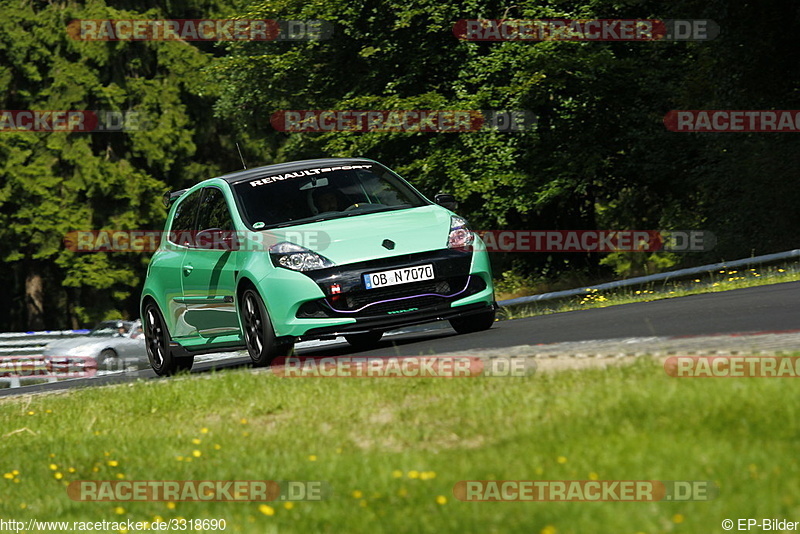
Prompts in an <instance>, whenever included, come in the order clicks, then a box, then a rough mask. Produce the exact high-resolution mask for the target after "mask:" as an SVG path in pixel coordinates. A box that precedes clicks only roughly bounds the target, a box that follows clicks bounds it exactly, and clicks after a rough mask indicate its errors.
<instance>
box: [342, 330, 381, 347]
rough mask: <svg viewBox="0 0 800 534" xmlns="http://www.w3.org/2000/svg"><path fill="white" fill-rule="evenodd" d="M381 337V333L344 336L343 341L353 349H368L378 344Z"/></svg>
mask: <svg viewBox="0 0 800 534" xmlns="http://www.w3.org/2000/svg"><path fill="white" fill-rule="evenodd" d="M382 337H383V332H367V333H366V334H351V335H349V336H344V338H345V340H347V342H348V343H350V345H351V346H352V347H353V348H354V349H369V348H372V347H374V346H375V345H377V344H378V342H379V341H380V340H381V338H382Z"/></svg>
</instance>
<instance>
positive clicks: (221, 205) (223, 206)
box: [197, 187, 233, 232]
mask: <svg viewBox="0 0 800 534" xmlns="http://www.w3.org/2000/svg"><path fill="white" fill-rule="evenodd" d="M212 229H213V230H217V229H218V230H225V231H231V230H233V220H232V219H231V213H230V211H228V203H227V202H226V201H225V195H223V194H222V191H220V190H219V189H217V188H216V187H206V188H205V189H203V198H202V200H201V201H200V212H199V213H198V216H197V230H199V231H201V232H202V231H203V230H212Z"/></svg>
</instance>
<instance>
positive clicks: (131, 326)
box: [44, 319, 147, 371]
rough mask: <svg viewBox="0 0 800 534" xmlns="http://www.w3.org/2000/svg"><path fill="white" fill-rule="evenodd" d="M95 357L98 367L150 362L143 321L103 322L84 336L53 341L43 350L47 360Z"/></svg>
mask: <svg viewBox="0 0 800 534" xmlns="http://www.w3.org/2000/svg"><path fill="white" fill-rule="evenodd" d="M65 358H66V359H69V358H94V360H95V361H96V362H97V369H98V370H104V371H124V370H126V369H128V368H129V367H137V368H138V367H140V365H139V364H141V363H146V362H147V351H146V349H145V346H144V333H143V331H142V323H141V321H139V320H138V319H137V320H136V321H104V322H102V323H100V324H99V325H97V326H96V327H95V328H94V330H92V331H91V332H89V333H88V334H87V335H85V336H76V337H69V338H65V339H59V340H57V341H53V342H51V343H49V344H48V345H47V347H46V348H45V350H44V359H45V362H48V363H53V360H56V359H59V360H61V359H65Z"/></svg>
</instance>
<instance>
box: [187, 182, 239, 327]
mask: <svg viewBox="0 0 800 534" xmlns="http://www.w3.org/2000/svg"><path fill="white" fill-rule="evenodd" d="M233 230H234V227H233V219H232V218H231V213H230V210H229V208H228V203H227V201H226V200H225V195H224V193H223V192H222V190H221V189H219V188H218V187H205V188H203V189H202V195H201V197H200V203H199V207H198V211H197V222H196V223H195V233H194V239H193V240H192V241H191V242H190V243H189V244H188V246H187V248H186V253H185V254H184V257H183V266H182V280H183V303H184V304H185V305H186V313H185V315H184V320H185V322H186V323H187V325H189V328H190V329H191V332H190V335H199V336H202V337H204V338H213V337H216V336H220V335H229V334H237V333H238V332H239V321H238V318H237V315H236V303H235V300H234V297H235V292H236V265H235V264H236V257H235V252H234V251H233V250H232V248H233V246H232V245H234V244H235V242H236V240H235V239H233V240H231V237H232V236H234V234H235V233H234V232H233Z"/></svg>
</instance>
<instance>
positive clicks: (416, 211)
mask: <svg viewBox="0 0 800 534" xmlns="http://www.w3.org/2000/svg"><path fill="white" fill-rule="evenodd" d="M450 217H451V213H450V212H449V211H448V210H446V209H444V208H442V207H440V206H436V205H429V206H422V207H419V208H409V209H404V210H398V211H385V212H380V213H371V214H364V215H357V216H353V217H343V218H340V219H332V220H329V221H320V222H315V223H311V224H303V225H298V226H293V227H291V228H281V229H276V230H270V231H269V234H271V235H270V241H272V240H277V241H281V240H285V241H289V242H292V243H295V244H298V245H301V246H304V247H306V248H308V249H310V250H313V251H315V252H319V253H320V254H322V255H323V256H325V257H326V258H328V259H329V260H331V261H332V262H333V263H335V264H337V265H343V264H347V263H354V262H358V261H365V260H371V259H375V258H387V257H392V256H400V255H404V254H414V253H417V252H426V251H430V250H438V249H442V248H445V247H446V246H447V236H448V234H449V233H450ZM385 240H389V241H391V242H392V243H393V244H394V248H392V249H389V248H386V247H385V246H384V245H383V243H384V241H385ZM387 244H388V245H389V246H392V245H391V244H389V243H387Z"/></svg>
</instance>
